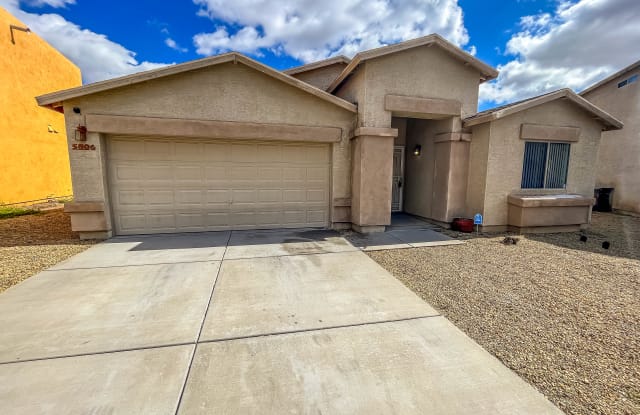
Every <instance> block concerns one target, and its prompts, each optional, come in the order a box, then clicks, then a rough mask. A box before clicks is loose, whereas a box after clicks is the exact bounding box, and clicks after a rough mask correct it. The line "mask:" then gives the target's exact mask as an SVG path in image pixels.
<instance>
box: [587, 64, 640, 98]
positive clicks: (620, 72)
mask: <svg viewBox="0 0 640 415" xmlns="http://www.w3.org/2000/svg"><path fill="white" fill-rule="evenodd" d="M637 68H640V61H637V62H634V63H632V64H631V65H629V66H627V67H626V68H624V69H620V70H619V71H618V72H616V73H614V74H613V75H611V76H608V77H606V78H604V79H603V80H602V81H600V82H596V83H595V84H593V85H591V86H590V87H588V88H587V89H585V90H583V91H582V92H580V95H584V94H588V93H589V92H591V91H593V90H595V89H598V88H600V87H601V86H602V85H604V84H607V83H609V82H611V81H613V80H614V79H616V78H617V77H619V76H622V75H624V74H625V73H627V72H631V71H633V70H634V69H637Z"/></svg>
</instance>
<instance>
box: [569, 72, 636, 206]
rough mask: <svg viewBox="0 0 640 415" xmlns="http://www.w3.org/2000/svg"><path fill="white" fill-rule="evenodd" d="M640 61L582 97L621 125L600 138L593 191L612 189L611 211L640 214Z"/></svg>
mask: <svg viewBox="0 0 640 415" xmlns="http://www.w3.org/2000/svg"><path fill="white" fill-rule="evenodd" d="M639 77H640V61H638V62H636V63H634V64H632V65H629V66H627V67H626V68H624V69H622V70H621V71H619V72H616V73H615V74H613V75H611V76H610V77H608V78H606V79H604V80H602V81H600V82H598V83H597V84H595V85H593V86H591V87H589V88H587V89H585V90H584V91H582V92H581V93H580V95H581V96H583V97H584V98H586V99H587V100H589V101H590V102H592V103H594V104H595V105H597V106H599V107H600V108H602V109H604V110H605V111H607V112H608V113H610V114H612V115H614V116H615V117H616V118H618V119H619V120H621V121H622V122H624V129H623V130H620V131H610V132H607V133H605V134H603V136H602V143H601V145H600V153H599V155H598V165H597V166H598V168H597V172H598V173H597V176H596V187H598V188H600V187H609V188H614V189H615V190H614V192H613V208H614V209H618V210H622V211H627V212H634V213H640V82H638V81H640V79H639Z"/></svg>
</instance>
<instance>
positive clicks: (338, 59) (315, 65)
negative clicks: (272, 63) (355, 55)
mask: <svg viewBox="0 0 640 415" xmlns="http://www.w3.org/2000/svg"><path fill="white" fill-rule="evenodd" d="M349 62H351V59H349V58H347V57H346V56H344V55H339V56H334V57H332V58H328V59H323V60H321V61H316V62H311V63H307V64H306V65H301V66H296V67H294V68H289V69H286V70H284V71H282V72H284V73H286V74H287V75H295V74H298V73H302V72H308V71H313V70H314V69H320V68H324V67H325V66H331V65H335V64H337V63H343V64H345V65H348V64H349Z"/></svg>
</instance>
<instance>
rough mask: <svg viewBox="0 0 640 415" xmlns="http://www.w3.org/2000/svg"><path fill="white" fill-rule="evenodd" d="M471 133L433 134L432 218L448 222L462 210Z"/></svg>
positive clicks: (463, 211) (462, 214) (462, 213)
mask: <svg viewBox="0 0 640 415" xmlns="http://www.w3.org/2000/svg"><path fill="white" fill-rule="evenodd" d="M470 142H471V134H466V133H462V132H451V133H440V134H436V136H435V137H434V143H435V146H436V147H435V151H436V166H435V182H434V189H435V192H434V193H436V194H438V195H440V196H439V197H438V198H436V199H435V200H434V203H433V213H432V214H433V218H434V219H436V220H439V221H441V222H451V221H452V220H453V218H455V217H461V216H465V214H466V194H467V177H468V170H469V149H470Z"/></svg>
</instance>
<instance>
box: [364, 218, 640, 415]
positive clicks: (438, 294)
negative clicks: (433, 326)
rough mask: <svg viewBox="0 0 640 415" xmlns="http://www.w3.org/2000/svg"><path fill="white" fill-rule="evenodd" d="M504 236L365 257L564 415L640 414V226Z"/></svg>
mask: <svg viewBox="0 0 640 415" xmlns="http://www.w3.org/2000/svg"><path fill="white" fill-rule="evenodd" d="M448 233H449V234H450V235H453V236H458V234H457V233H455V232H450V231H448ZM581 236H586V237H587V238H586V242H582V241H580V237H581ZM504 237H505V235H504V234H501V235H496V234H494V235H480V236H475V235H464V236H462V238H465V239H468V241H467V243H466V244H463V245H454V246H444V247H430V248H414V249H397V250H389V251H377V252H369V253H367V254H368V255H369V256H370V257H371V258H373V259H374V260H375V261H377V262H378V263H380V264H381V265H382V266H383V267H385V268H386V269H387V270H389V271H390V272H392V273H393V274H394V275H395V276H396V277H397V278H398V279H400V280H401V281H402V282H403V283H405V284H406V285H407V286H408V287H409V288H411V289H412V290H413V291H415V292H416V293H418V294H419V295H420V296H421V297H422V298H424V299H425V300H426V301H427V302H429V303H430V304H431V305H433V306H434V307H436V308H437V309H438V310H440V312H442V314H443V315H445V316H446V317H447V318H449V319H450V320H451V321H453V322H454V323H455V324H456V325H457V326H458V327H459V328H461V329H462V330H463V331H465V332H466V333H467V334H468V335H469V336H471V337H472V338H473V339H474V340H476V341H477V342H478V343H479V344H481V345H482V346H483V347H484V348H485V349H487V350H488V351H489V352H491V353H492V354H494V355H495V356H496V357H498V358H499V359H500V360H501V361H502V362H503V363H504V364H505V365H507V366H508V367H510V368H511V369H513V370H514V371H516V372H517V373H518V374H519V375H520V376H522V377H523V378H524V379H526V380H527V381H528V382H529V383H531V384H532V385H534V386H535V387H537V388H538V389H539V390H540V391H541V392H542V393H544V394H545V395H546V396H547V397H548V398H549V399H550V400H551V401H552V402H554V403H555V404H556V405H557V406H558V407H559V408H561V409H562V410H563V411H565V412H566V413H567V414H640V295H639V294H640V218H637V217H631V216H621V215H615V214H603V213H594V216H593V227H592V229H591V230H590V231H587V232H574V233H562V234H547V235H532V236H516V237H515V238H516V239H517V242H516V244H509V245H506V244H504V243H503V240H504ZM583 240H584V238H583ZM605 241H607V242H609V243H610V248H609V249H608V250H605V249H603V248H602V242H605Z"/></svg>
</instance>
